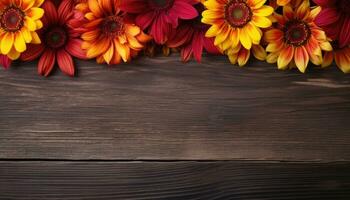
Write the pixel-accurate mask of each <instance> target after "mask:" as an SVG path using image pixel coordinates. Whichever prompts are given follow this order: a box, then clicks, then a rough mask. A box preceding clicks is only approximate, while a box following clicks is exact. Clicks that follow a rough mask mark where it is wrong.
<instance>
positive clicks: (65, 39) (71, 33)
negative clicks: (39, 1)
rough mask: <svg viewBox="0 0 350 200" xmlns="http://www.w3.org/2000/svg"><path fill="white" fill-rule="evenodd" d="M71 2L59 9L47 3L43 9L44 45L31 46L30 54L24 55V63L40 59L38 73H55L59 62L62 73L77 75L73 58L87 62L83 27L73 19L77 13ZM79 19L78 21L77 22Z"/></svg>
mask: <svg viewBox="0 0 350 200" xmlns="http://www.w3.org/2000/svg"><path fill="white" fill-rule="evenodd" d="M69 4H70V0H63V1H62V3H61V4H60V6H59V7H58V9H56V7H55V5H54V4H53V3H52V2H51V1H50V0H47V1H45V3H44V4H43V6H42V8H43V9H44V10H45V15H44V17H43V19H42V21H43V24H44V28H43V29H41V30H40V31H39V32H38V34H39V37H40V39H41V41H42V43H41V44H37V45H34V44H31V45H29V46H28V48H27V51H25V52H24V53H23V54H22V55H21V59H22V60H23V61H31V60H34V59H36V58H38V57H40V59H39V63H38V73H39V74H40V75H44V76H48V75H49V74H50V72H51V71H52V69H53V67H54V65H55V63H56V61H57V63H58V66H59V68H60V69H61V71H62V72H64V73H65V74H67V75H69V76H74V71H75V70H74V64H73V59H72V56H73V57H77V58H80V59H86V56H85V55H86V54H85V52H84V51H83V50H82V49H81V48H80V47H81V43H82V41H81V39H79V38H80V35H81V30H80V29H79V28H77V27H78V26H81V23H78V22H77V21H76V20H77V19H75V18H73V16H74V13H73V12H72V10H70V9H71V7H70V6H69ZM74 20H75V21H74Z"/></svg>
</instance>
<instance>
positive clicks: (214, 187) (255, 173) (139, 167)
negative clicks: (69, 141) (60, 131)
mask: <svg viewBox="0 0 350 200" xmlns="http://www.w3.org/2000/svg"><path fill="white" fill-rule="evenodd" d="M349 169H350V163H333V164H320V163H318V164H316V163H315V164H305V163H277V162H271V163H259V162H215V163H213V162H209V163H208V162H168V163H167V162H127V163H123V162H108V163H106V162H104V163H102V162H96V163H91V162H0V199H1V200H13V199H16V200H28V199H30V200H53V199H64V200H116V199H123V200H125V199H133V200H141V199H166V200H169V199H182V200H185V199H201V200H202V199H205V200H213V199H225V200H226V199H237V200H287V199H288V200H300V199H312V200H316V199H317V200H320V199H322V200H338V199H342V200H343V199H344V200H348V199H350V170H349Z"/></svg>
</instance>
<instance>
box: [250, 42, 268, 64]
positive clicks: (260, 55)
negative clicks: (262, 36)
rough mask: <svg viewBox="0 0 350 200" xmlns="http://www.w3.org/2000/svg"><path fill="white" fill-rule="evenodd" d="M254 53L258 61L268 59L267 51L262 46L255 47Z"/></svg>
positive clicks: (253, 47) (253, 48)
mask: <svg viewBox="0 0 350 200" xmlns="http://www.w3.org/2000/svg"><path fill="white" fill-rule="evenodd" d="M252 53H253V55H254V57H255V58H256V59H258V60H261V61H264V60H265V59H266V56H267V55H266V51H265V49H264V48H263V47H262V46H260V45H253V46H252Z"/></svg>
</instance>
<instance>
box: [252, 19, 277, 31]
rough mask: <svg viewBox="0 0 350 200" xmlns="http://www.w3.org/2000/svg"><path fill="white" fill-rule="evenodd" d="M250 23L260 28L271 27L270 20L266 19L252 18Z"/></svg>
mask: <svg viewBox="0 0 350 200" xmlns="http://www.w3.org/2000/svg"><path fill="white" fill-rule="evenodd" d="M252 21H253V23H254V25H255V26H257V27H260V28H269V27H270V26H271V25H272V22H271V20H269V18H267V17H260V16H253V19H252Z"/></svg>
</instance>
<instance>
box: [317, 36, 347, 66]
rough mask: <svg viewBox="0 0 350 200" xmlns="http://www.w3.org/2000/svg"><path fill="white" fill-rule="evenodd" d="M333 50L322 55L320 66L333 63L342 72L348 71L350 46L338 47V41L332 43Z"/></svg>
mask: <svg viewBox="0 0 350 200" xmlns="http://www.w3.org/2000/svg"><path fill="white" fill-rule="evenodd" d="M332 46H333V51H332V52H326V53H325V54H324V57H323V63H322V67H328V66H330V65H331V64H332V63H333V60H335V63H336V64H337V66H338V67H339V69H341V70H342V71H343V72H344V73H350V46H346V47H343V48H340V47H339V44H338V42H334V43H333V45H332Z"/></svg>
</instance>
